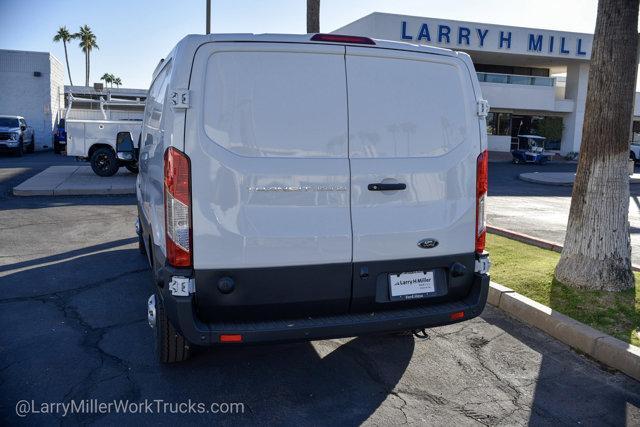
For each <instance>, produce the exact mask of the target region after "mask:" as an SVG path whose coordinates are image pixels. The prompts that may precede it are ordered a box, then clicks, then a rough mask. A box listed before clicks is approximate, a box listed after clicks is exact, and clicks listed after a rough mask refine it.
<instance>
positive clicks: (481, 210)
mask: <svg viewBox="0 0 640 427" xmlns="http://www.w3.org/2000/svg"><path fill="white" fill-rule="evenodd" d="M488 188H489V152H488V151H486V150H485V151H483V152H482V153H480V155H479V156H478V162H477V166H476V252H478V253H481V252H483V251H484V247H485V241H486V238H487V224H486V222H485V203H486V200H487V189H488Z"/></svg>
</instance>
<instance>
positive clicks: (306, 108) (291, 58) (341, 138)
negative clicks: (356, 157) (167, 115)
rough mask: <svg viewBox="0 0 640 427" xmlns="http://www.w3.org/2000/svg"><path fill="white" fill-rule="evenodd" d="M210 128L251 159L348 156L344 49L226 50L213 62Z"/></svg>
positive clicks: (208, 91)
mask: <svg viewBox="0 0 640 427" xmlns="http://www.w3.org/2000/svg"><path fill="white" fill-rule="evenodd" d="M205 79H206V81H205V96H204V106H203V112H204V117H203V120H204V123H203V124H204V132H205V134H206V136H207V137H208V138H209V139H210V140H211V141H213V142H215V143H217V144H218V145H221V146H222V147H224V148H226V149H227V150H229V151H232V152H234V153H236V154H239V155H241V156H247V157H329V158H346V157H347V99H346V82H345V74H344V51H339V53H336V52H333V51H332V52H330V53H325V52H324V51H321V50H320V48H318V51H317V52H316V51H297V52H283V51H268V50H260V51H243V52H234V51H223V52H217V53H214V54H213V55H211V57H210V58H209V60H208V63H207V66H206V73H205Z"/></svg>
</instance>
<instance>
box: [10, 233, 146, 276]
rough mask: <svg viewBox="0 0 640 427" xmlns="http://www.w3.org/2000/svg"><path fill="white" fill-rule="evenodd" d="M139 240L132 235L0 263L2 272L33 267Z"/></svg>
mask: <svg viewBox="0 0 640 427" xmlns="http://www.w3.org/2000/svg"><path fill="white" fill-rule="evenodd" d="M137 241H138V239H137V238H136V237H131V238H128V239H120V240H114V241H111V242H105V243H101V244H99V245H94V246H89V247H86V248H82V249H75V250H73V251H68V252H63V253H59V254H55V255H51V256H46V257H41V258H37V259H33V260H29V261H21V262H16V263H13V264H5V265H0V272H2V271H9V270H16V269H19V268H24V267H33V266H37V265H41V264H46V263H50V262H55V261H62V260H65V259H68V258H73V257H77V256H79V255H84V254H89V253H93V252H98V251H103V250H105V249H111V248H117V247H119V246H123V245H128V244H130V243H134V242H137Z"/></svg>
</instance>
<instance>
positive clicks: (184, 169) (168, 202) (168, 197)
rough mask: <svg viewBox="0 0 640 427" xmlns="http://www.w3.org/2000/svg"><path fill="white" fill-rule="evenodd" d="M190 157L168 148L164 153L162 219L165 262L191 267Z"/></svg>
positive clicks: (175, 265)
mask: <svg viewBox="0 0 640 427" xmlns="http://www.w3.org/2000/svg"><path fill="white" fill-rule="evenodd" d="M190 167H191V166H190V164H189V158H188V157H187V156H186V155H185V154H184V153H183V152H181V151H179V150H176V149H175V148H173V147H169V148H168V149H167V151H166V152H165V153H164V219H165V236H166V239H165V240H166V245H167V261H168V262H169V264H171V265H173V266H174V267H190V266H191V239H192V234H193V233H192V231H191V170H190Z"/></svg>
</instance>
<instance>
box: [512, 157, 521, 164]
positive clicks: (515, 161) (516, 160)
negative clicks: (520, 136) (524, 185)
mask: <svg viewBox="0 0 640 427" xmlns="http://www.w3.org/2000/svg"><path fill="white" fill-rule="evenodd" d="M511 163H513V164H514V165H517V164H518V163H520V159H517V158H515V157H514V158H513V160H511Z"/></svg>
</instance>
